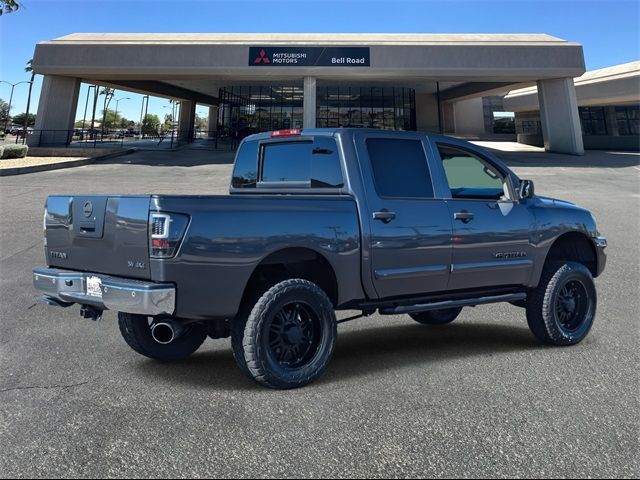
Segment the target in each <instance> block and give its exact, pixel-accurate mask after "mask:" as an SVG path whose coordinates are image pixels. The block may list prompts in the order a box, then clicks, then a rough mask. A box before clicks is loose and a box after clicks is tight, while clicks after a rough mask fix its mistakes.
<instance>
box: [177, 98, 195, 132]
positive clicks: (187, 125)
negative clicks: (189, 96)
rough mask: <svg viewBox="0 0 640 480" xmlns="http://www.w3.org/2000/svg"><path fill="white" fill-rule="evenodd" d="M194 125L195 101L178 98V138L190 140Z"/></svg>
mask: <svg viewBox="0 0 640 480" xmlns="http://www.w3.org/2000/svg"><path fill="white" fill-rule="evenodd" d="M195 126H196V102H192V101H190V100H180V115H179V116H178V139H180V140H183V141H186V142H192V141H193V136H194V134H195V130H196V129H195Z"/></svg>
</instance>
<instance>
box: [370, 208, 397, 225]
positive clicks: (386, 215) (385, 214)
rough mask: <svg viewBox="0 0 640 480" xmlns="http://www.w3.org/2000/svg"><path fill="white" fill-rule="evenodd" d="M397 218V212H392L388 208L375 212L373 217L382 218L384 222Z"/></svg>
mask: <svg viewBox="0 0 640 480" xmlns="http://www.w3.org/2000/svg"><path fill="white" fill-rule="evenodd" d="M394 218H396V212H390V211H389V210H387V209H386V208H383V209H382V210H380V211H379V212H373V219H374V220H380V221H381V222H382V223H389V222H390V221H391V220H393V219H394Z"/></svg>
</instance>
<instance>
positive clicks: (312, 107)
mask: <svg viewBox="0 0 640 480" xmlns="http://www.w3.org/2000/svg"><path fill="white" fill-rule="evenodd" d="M302 126H303V127H304V128H316V78H315V77H304V100H303V105H302Z"/></svg>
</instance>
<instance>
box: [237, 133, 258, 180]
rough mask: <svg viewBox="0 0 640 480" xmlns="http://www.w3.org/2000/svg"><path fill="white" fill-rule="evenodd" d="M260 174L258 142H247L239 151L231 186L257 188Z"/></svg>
mask: <svg viewBox="0 0 640 480" xmlns="http://www.w3.org/2000/svg"><path fill="white" fill-rule="evenodd" d="M257 172H258V142H245V143H243V144H242V146H241V147H240V150H238V155H237V156H236V164H235V167H234V168H233V176H232V178H231V185H233V186H234V187H236V188H252V187H253V188H255V186H256V179H257Z"/></svg>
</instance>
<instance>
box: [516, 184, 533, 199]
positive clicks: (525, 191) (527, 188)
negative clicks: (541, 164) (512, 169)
mask: <svg viewBox="0 0 640 480" xmlns="http://www.w3.org/2000/svg"><path fill="white" fill-rule="evenodd" d="M519 193H520V199H521V200H526V199H528V198H533V196H534V195H535V194H536V191H535V188H534V186H533V180H521V181H520V191H519Z"/></svg>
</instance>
